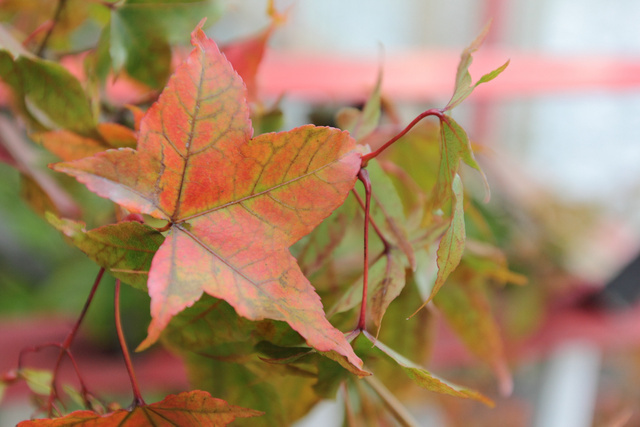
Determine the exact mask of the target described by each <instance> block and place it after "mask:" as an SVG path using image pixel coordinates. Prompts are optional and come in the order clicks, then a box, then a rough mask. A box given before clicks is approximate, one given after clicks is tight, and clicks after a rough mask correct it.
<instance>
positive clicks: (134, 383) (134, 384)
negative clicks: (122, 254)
mask: <svg viewBox="0 0 640 427" xmlns="http://www.w3.org/2000/svg"><path fill="white" fill-rule="evenodd" d="M114 300H115V301H114V305H115V318H116V332H117V333H118V341H120V348H121V349H122V356H123V357H124V363H125V365H126V366H127V372H128V373H129V379H130V380H131V389H132V390H133V406H134V407H136V406H145V405H146V403H145V402H144V399H143V398H142V393H140V387H138V380H136V373H135V372H134V370H133V363H131V356H130V355H129V348H128V347H127V342H126V341H125V339H124V333H123V332H122V322H121V321H120V279H117V280H116V291H115V297H114Z"/></svg>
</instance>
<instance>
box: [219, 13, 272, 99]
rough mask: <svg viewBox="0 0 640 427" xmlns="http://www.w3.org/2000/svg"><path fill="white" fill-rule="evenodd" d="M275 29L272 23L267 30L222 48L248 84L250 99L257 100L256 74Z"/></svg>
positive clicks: (248, 96)
mask: <svg viewBox="0 0 640 427" xmlns="http://www.w3.org/2000/svg"><path fill="white" fill-rule="evenodd" d="M273 30H274V26H273V25H270V26H269V27H268V28H267V29H266V30H264V31H262V32H260V33H259V34H257V35H255V36H253V37H250V38H248V39H245V40H240V41H236V42H233V43H231V44H228V45H226V46H224V47H222V48H221V49H220V51H221V52H222V53H224V55H225V56H226V57H227V59H228V60H229V62H230V63H231V65H233V68H234V69H235V70H236V71H237V72H238V74H239V75H240V77H241V78H242V80H243V81H244V83H245V85H247V98H248V100H249V101H255V100H256V97H257V92H258V87H257V83H256V76H257V74H258V68H259V67H260V63H261V62H262V57H263V56H264V51H265V48H266V45H267V41H268V40H269V37H271V34H272V33H273Z"/></svg>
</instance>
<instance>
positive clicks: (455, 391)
mask: <svg viewBox="0 0 640 427" xmlns="http://www.w3.org/2000/svg"><path fill="white" fill-rule="evenodd" d="M363 335H364V336H365V337H367V339H368V340H369V341H370V342H371V344H373V346H374V349H375V350H377V352H378V353H379V354H381V355H384V357H386V358H387V359H388V360H389V361H391V362H392V363H395V364H396V365H397V366H398V367H400V368H401V369H402V371H404V373H405V374H406V375H407V376H408V377H409V378H411V380H413V382H415V383H416V384H417V385H419V386H420V387H422V388H424V389H427V390H430V391H434V392H436V393H441V394H448V395H450V396H455V397H461V398H464V399H473V400H477V401H479V402H482V403H484V404H485V405H488V406H493V405H494V404H493V402H492V401H491V400H490V399H489V398H487V397H485V396H483V395H482V394H480V393H478V392H477V391H473V390H469V389H466V388H464V387H460V386H458V385H455V384H452V383H449V382H447V381H445V380H442V379H440V378H438V377H436V376H434V375H432V374H431V373H429V371H427V370H426V369H424V368H422V367H420V366H418V365H416V364H415V363H413V362H411V361H410V360H408V359H406V358H405V357H404V356H402V355H400V354H398V353H396V352H395V351H394V350H392V349H391V348H389V347H387V346H386V345H384V344H383V343H382V342H381V341H380V340H377V339H375V338H374V337H373V336H371V335H370V334H369V333H368V332H366V331H363Z"/></svg>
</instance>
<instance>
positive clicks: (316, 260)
mask: <svg viewBox="0 0 640 427" xmlns="http://www.w3.org/2000/svg"><path fill="white" fill-rule="evenodd" d="M358 209H359V207H358V205H357V203H356V201H355V200H354V199H353V198H351V197H349V198H347V200H345V202H344V203H343V204H342V205H341V206H340V207H339V208H338V209H336V210H335V211H334V212H333V213H332V214H331V216H330V217H329V218H327V219H325V220H324V221H323V222H322V223H320V225H319V226H317V227H316V228H315V229H314V230H313V231H312V232H311V233H310V234H309V235H307V236H305V237H304V238H302V239H301V240H300V241H299V242H298V243H296V244H295V245H294V246H293V247H292V248H291V252H292V253H293V254H294V256H295V257H296V259H297V260H298V263H299V264H300V268H301V270H302V272H303V273H304V275H305V276H307V277H311V276H312V275H313V274H314V273H315V272H317V271H318V270H319V269H320V268H321V267H323V266H324V265H325V264H326V263H327V262H328V261H329V260H330V259H331V257H332V256H333V252H334V250H335V249H336V248H337V247H338V245H340V243H341V242H342V239H343V238H344V237H345V233H346V229H347V227H348V226H349V225H350V224H351V223H352V222H353V221H354V219H355V217H356V212H357V210H358Z"/></svg>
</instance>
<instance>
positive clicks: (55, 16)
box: [36, 0, 67, 57]
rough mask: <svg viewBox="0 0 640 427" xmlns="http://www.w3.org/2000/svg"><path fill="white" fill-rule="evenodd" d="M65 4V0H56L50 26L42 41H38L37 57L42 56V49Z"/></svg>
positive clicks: (47, 41)
mask: <svg viewBox="0 0 640 427" xmlns="http://www.w3.org/2000/svg"><path fill="white" fill-rule="evenodd" d="M66 4H67V0H58V6H57V7H56V11H55V12H54V14H53V19H52V22H51V26H50V27H49V30H48V31H47V33H46V34H45V35H44V38H43V39H42V43H40V47H39V48H38V51H37V52H36V55H38V56H39V57H42V54H43V53H44V50H45V49H46V47H47V43H49V38H50V37H51V34H52V33H53V29H54V28H55V27H56V25H57V24H58V22H60V17H61V16H62V11H63V10H64V7H65V6H66Z"/></svg>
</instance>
